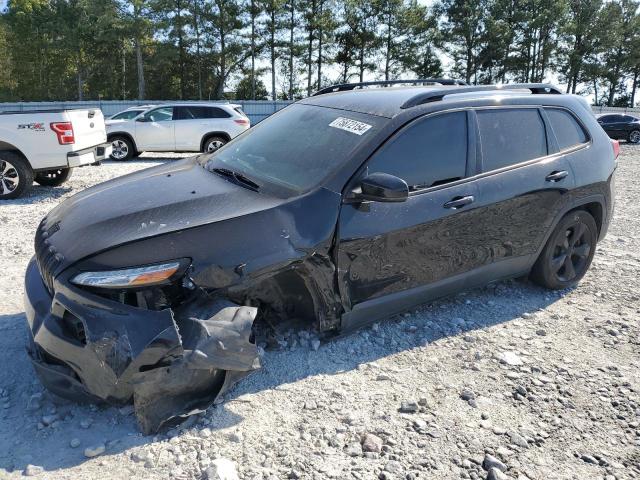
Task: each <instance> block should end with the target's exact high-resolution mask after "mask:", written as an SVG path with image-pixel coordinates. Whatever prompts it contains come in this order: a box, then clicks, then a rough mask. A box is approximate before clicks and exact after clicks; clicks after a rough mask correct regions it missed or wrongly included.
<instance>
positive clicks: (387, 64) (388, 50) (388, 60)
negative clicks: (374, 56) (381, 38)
mask: <svg viewBox="0 0 640 480" xmlns="http://www.w3.org/2000/svg"><path fill="white" fill-rule="evenodd" d="M385 43H386V52H385V55H384V79H385V80H387V81H388V80H389V68H390V65H391V14H390V13H389V15H387V38H386V42H385Z"/></svg>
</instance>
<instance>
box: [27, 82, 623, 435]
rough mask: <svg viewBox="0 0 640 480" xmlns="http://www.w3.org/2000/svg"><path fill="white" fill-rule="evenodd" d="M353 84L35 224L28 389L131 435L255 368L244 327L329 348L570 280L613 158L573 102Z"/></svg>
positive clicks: (546, 93)
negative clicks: (282, 329)
mask: <svg viewBox="0 0 640 480" xmlns="http://www.w3.org/2000/svg"><path fill="white" fill-rule="evenodd" d="M440 82H444V80H440ZM378 83H382V84H385V85H386V84H387V83H388V84H393V83H394V82H378ZM445 83H446V82H445ZM452 83H453V82H452ZM359 87H363V85H362V84H346V85H341V86H337V87H333V88H332V89H329V90H325V91H321V92H319V94H317V95H315V96H312V97H310V98H307V99H304V100H301V101H298V102H296V103H294V104H293V105H290V106H288V107H286V108H284V109H283V110H281V111H280V112H278V113H276V114H274V115H272V116H271V117H269V118H267V119H266V120H264V121H263V122H261V123H259V124H258V125H256V126H255V127H254V128H252V129H251V130H250V131H249V132H247V133H246V134H244V135H242V136H240V137H239V138H237V139H235V140H232V141H231V142H230V143H229V144H227V145H225V146H224V147H222V148H220V149H218V150H216V151H215V152H213V153H211V154H205V155H198V156H195V157H192V158H188V159H184V160H180V161H176V162H171V163H167V164H165V165H162V166H158V167H154V168H149V169H146V170H143V171H139V172H136V173H133V174H130V175H126V176H123V177H120V178H116V179H114V180H111V181H109V182H106V183H103V184H101V185H96V186H94V187H92V188H89V189H87V190H85V191H83V192H80V193H78V194H76V195H75V196H74V197H72V198H70V199H68V200H66V201H65V202H63V203H61V204H60V205H59V206H57V207H56V208H54V209H53V210H52V211H51V212H50V213H49V214H48V215H47V216H46V217H45V218H44V220H43V221H42V223H41V225H40V227H39V228H38V231H37V234H36V239H35V249H36V255H35V258H34V259H33V260H32V261H31V263H30V264H29V266H28V268H27V273H26V317H27V320H28V323H29V330H30V333H31V335H30V341H29V346H28V351H29V355H30V357H31V359H32V361H33V364H34V366H35V369H36V371H37V372H38V374H39V376H40V379H41V380H42V382H43V383H44V384H45V385H46V386H47V387H48V388H49V389H51V390H52V391H54V392H56V393H58V394H59V395H61V396H66V397H69V398H72V399H80V398H84V399H88V400H92V401H95V400H96V399H98V400H106V401H109V402H114V403H119V402H128V401H130V400H131V398H132V397H133V399H134V404H135V409H136V413H137V416H138V420H139V422H140V424H141V426H142V429H143V430H144V431H146V432H150V431H153V430H156V429H157V428H159V427H160V426H161V425H163V423H164V422H165V421H166V420H167V419H171V418H176V417H178V416H180V415H184V414H187V413H188V412H192V411H194V410H197V409H199V408H206V406H207V405H208V404H209V403H210V402H211V401H213V399H215V398H216V396H217V395H218V394H220V393H221V392H224V391H225V390H226V389H227V388H228V387H229V386H230V385H232V384H233V383H234V382H235V381H237V380H238V379H239V378H241V377H242V376H243V375H245V374H246V373H247V372H250V371H252V370H255V369H256V368H258V367H259V360H258V349H257V347H256V345H255V338H254V335H253V333H252V326H253V323H254V320H255V318H256V316H257V315H258V314H259V315H260V317H261V318H262V319H266V320H268V321H269V323H274V322H279V321H282V320H284V319H302V320H307V321H309V322H313V324H315V326H316V327H317V329H318V330H319V331H321V332H326V333H327V334H333V333H336V332H339V331H349V330H353V329H356V328H359V327H361V326H363V325H366V324H369V323H371V322H374V321H378V320H380V319H382V318H385V317H388V316H390V315H393V314H396V313H399V312H402V311H405V310H407V309H410V308H413V307H414V306H415V305H416V304H420V303H422V302H426V301H428V300H431V299H433V298H436V297H441V296H443V295H448V294H452V293H455V292H458V291H460V290H462V289H469V288H473V287H475V286H479V285H483V284H486V283H487V282H490V281H494V280H499V279H505V278H510V277H520V276H523V275H529V276H530V278H531V279H532V280H533V281H534V282H536V283H538V284H539V285H541V286H543V287H546V288H550V289H566V288H570V287H573V286H575V285H576V284H577V283H578V282H579V281H580V280H581V279H582V277H583V276H584V275H585V273H586V272H587V269H588V268H589V265H590V264H591V260H592V258H593V256H594V253H595V250H596V242H597V241H598V240H600V239H602V238H603V237H604V236H605V234H606V232H607V228H608V225H609V222H610V220H611V216H612V212H613V193H612V192H613V188H614V187H613V184H614V172H615V169H616V157H617V155H618V153H619V147H618V142H617V141H612V140H610V139H609V138H608V137H607V135H606V134H605V133H604V131H603V130H602V129H601V128H600V127H599V125H598V123H597V122H596V120H595V118H594V115H593V113H591V110H590V108H589V106H588V105H587V103H586V102H585V101H584V99H582V98H580V97H576V96H573V95H564V94H561V92H560V91H559V90H558V89H556V88H555V87H552V86H549V85H544V84H542V85H541V84H524V85H514V86H442V85H438V86H431V87H424V88H404V87H403V88H377V89H373V88H361V89H356V88H359ZM354 89H355V90H354ZM330 91H336V93H328V92H330ZM79 238H81V239H82V241H78V239H79Z"/></svg>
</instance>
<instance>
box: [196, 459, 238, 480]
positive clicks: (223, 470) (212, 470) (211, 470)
mask: <svg viewBox="0 0 640 480" xmlns="http://www.w3.org/2000/svg"><path fill="white" fill-rule="evenodd" d="M203 479H204V480H240V477H238V472H237V471H236V464H235V462H233V461H232V460H229V459H228V458H216V459H215V460H214V461H213V462H211V465H209V467H207V469H206V470H205V471H204V475H203Z"/></svg>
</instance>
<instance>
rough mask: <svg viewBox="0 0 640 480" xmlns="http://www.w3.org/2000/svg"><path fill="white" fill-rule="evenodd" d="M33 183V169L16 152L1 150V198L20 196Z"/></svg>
mask: <svg viewBox="0 0 640 480" xmlns="http://www.w3.org/2000/svg"><path fill="white" fill-rule="evenodd" d="M32 184H33V170H31V165H29V162H27V160H26V159H25V158H24V157H23V156H21V155H19V154H17V153H15V152H0V200H8V199H10V198H18V197H19V196H20V195H22V194H24V193H25V192H26V191H27V190H28V189H29V188H30V187H31V185H32Z"/></svg>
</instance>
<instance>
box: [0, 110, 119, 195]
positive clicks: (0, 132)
mask: <svg viewBox="0 0 640 480" xmlns="http://www.w3.org/2000/svg"><path fill="white" fill-rule="evenodd" d="M111 151H112V147H111V143H107V133H106V129H105V124H104V117H103V115H102V112H101V111H100V110H99V109H95V110H93V109H82V110H32V111H25V112H0V200H5V199H10V198H16V197H19V196H20V195H22V194H24V193H25V192H26V191H27V189H29V188H30V187H31V184H32V183H33V181H34V180H35V181H36V182H38V183H39V184H40V185H46V186H57V185H61V184H62V183H64V182H65V181H67V180H68V179H69V177H70V176H71V170H72V169H73V168H74V167H81V166H83V165H91V164H96V163H98V162H100V161H101V160H104V159H105V158H108V157H109V155H111Z"/></svg>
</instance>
